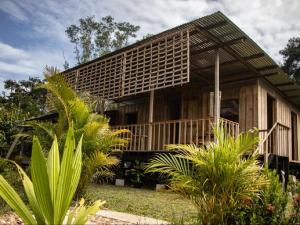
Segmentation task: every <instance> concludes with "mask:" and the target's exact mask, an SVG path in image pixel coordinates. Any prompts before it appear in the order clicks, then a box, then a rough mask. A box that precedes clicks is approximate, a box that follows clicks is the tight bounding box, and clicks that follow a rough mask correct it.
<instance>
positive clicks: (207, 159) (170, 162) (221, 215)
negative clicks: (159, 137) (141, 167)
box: [146, 124, 268, 224]
mask: <svg viewBox="0 0 300 225" xmlns="http://www.w3.org/2000/svg"><path fill="white" fill-rule="evenodd" d="M214 133H215V136H216V139H217V141H216V142H215V143H213V142H211V143H209V144H208V145H207V146H204V147H196V146H194V145H171V146H168V149H171V150H177V151H175V152H173V154H172V153H168V154H159V155H157V156H155V157H154V158H152V159H151V160H150V163H149V164H148V165H147V166H146V172H148V173H149V172H150V173H159V174H161V175H166V176H167V177H168V182H169V187H170V188H171V189H172V190H173V191H175V192H177V193H179V194H181V195H182V196H183V197H185V198H187V199H189V200H191V202H192V203H193V204H194V205H195V206H196V207H197V209H198V212H199V216H200V218H199V220H200V222H201V223H202V224H227V223H228V222H229V219H230V217H231V213H232V212H233V211H234V210H235V209H236V208H237V207H238V206H240V205H241V204H243V202H244V201H246V200H247V199H252V198H253V197H254V196H259V194H260V190H261V189H262V188H263V187H264V186H265V185H266V184H267V183H268V182H267V178H266V177H265V175H264V174H262V173H261V170H260V167H259V165H258V161H257V160H256V156H253V155H252V152H253V149H254V148H255V146H256V145H257V143H258V138H257V134H256V133H255V132H254V131H249V132H247V133H242V134H240V135H239V136H238V137H237V138H234V137H231V136H229V135H227V133H226V130H225V129H224V128H222V124H221V125H220V126H217V127H215V128H214Z"/></svg>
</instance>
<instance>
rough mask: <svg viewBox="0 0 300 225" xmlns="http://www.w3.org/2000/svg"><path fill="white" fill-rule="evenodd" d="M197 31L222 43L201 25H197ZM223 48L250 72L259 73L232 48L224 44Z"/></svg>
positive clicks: (217, 42)
mask: <svg viewBox="0 0 300 225" xmlns="http://www.w3.org/2000/svg"><path fill="white" fill-rule="evenodd" d="M198 29H199V31H201V32H203V33H205V34H207V35H208V36H209V37H210V38H211V39H212V40H213V41H214V42H215V43H216V44H222V41H221V40H220V39H219V38H217V37H216V36H214V35H213V34H212V33H211V32H209V31H208V30H205V28H203V27H198ZM223 49H224V50H225V51H226V52H227V53H228V54H230V55H231V56H233V57H235V58H236V59H238V60H239V61H240V62H241V63H242V64H244V65H245V66H246V67H247V68H248V69H250V70H251V71H252V72H254V73H255V74H258V75H260V73H259V71H257V69H256V68H255V67H254V66H252V65H251V64H250V63H248V62H247V61H245V60H243V58H242V57H241V56H240V55H239V54H238V53H237V52H236V51H235V50H233V49H232V48H230V47H228V46H224V47H223Z"/></svg>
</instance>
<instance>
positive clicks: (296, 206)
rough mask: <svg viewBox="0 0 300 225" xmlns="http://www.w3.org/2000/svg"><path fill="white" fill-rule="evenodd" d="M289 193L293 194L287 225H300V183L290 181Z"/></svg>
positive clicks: (294, 180) (293, 180)
mask: <svg viewBox="0 0 300 225" xmlns="http://www.w3.org/2000/svg"><path fill="white" fill-rule="evenodd" d="M288 191H289V192H290V193H291V198H290V207H289V212H288V221H287V223H286V224H291V225H300V181H297V180H296V179H292V180H291V179H290V181H289V185H288Z"/></svg>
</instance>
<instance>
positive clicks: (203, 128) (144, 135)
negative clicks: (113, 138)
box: [112, 118, 239, 151]
mask: <svg viewBox="0 0 300 225" xmlns="http://www.w3.org/2000/svg"><path fill="white" fill-rule="evenodd" d="M222 121H223V126H224V127H225V128H226V130H227V132H228V133H229V134H230V135H234V136H237V135H238V133H239V124H238V123H236V122H232V121H230V120H226V119H222ZM212 124H213V119H211V118H205V119H182V120H169V121H161V122H154V123H152V124H130V125H117V126H113V127H112V129H114V130H116V129H128V130H129V131H130V132H128V133H123V134H121V138H126V139H128V140H129V143H128V145H127V146H125V147H122V148H121V150H124V151H161V150H164V149H165V146H166V145H168V144H195V145H197V146H201V145H204V144H205V143H207V142H210V141H213V140H214V135H213V129H212ZM150 126H151V129H149V128H150ZM149 130H152V135H150V136H151V138H152V140H151V142H150V145H149V144H148V138H149Z"/></svg>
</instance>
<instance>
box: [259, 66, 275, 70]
mask: <svg viewBox="0 0 300 225" xmlns="http://www.w3.org/2000/svg"><path fill="white" fill-rule="evenodd" d="M277 68H278V66H276V65H272V66H265V67H261V68H258V69H257V70H258V71H264V70H273V69H277Z"/></svg>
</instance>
